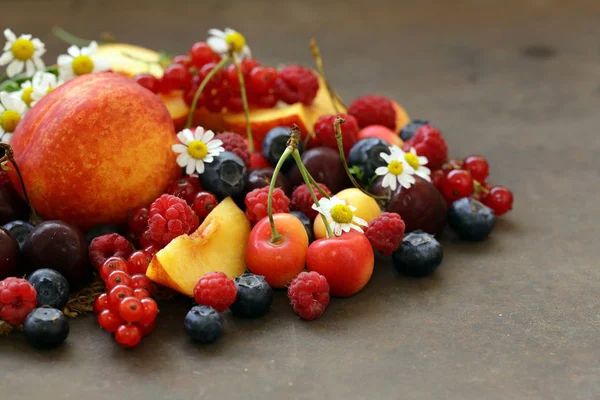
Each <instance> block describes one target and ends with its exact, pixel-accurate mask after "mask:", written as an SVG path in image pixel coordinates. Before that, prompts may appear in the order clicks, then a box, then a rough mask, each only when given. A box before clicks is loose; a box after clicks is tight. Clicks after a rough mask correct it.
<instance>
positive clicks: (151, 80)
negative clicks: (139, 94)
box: [133, 74, 160, 93]
mask: <svg viewBox="0 0 600 400" xmlns="http://www.w3.org/2000/svg"><path fill="white" fill-rule="evenodd" d="M133 80H134V81H136V82H137V83H138V84H139V85H141V86H143V87H145V88H146V89H148V90H149V91H151V92H152V93H158V92H159V90H160V80H159V79H158V78H157V77H155V76H154V75H152V74H137V75H136V76H134V77H133Z"/></svg>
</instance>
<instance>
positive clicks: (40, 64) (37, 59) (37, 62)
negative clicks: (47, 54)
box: [32, 57, 54, 76]
mask: <svg viewBox="0 0 600 400" xmlns="http://www.w3.org/2000/svg"><path fill="white" fill-rule="evenodd" d="M32 61H33V63H34V64H35V68H36V69H44V67H45V66H46V65H45V64H44V61H43V60H42V59H41V58H40V57H33V58H32ZM52 76H54V75H52Z"/></svg>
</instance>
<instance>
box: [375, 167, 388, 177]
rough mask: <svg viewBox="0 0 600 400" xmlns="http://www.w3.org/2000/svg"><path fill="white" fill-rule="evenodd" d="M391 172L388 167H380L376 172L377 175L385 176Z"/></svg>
mask: <svg viewBox="0 0 600 400" xmlns="http://www.w3.org/2000/svg"><path fill="white" fill-rule="evenodd" d="M389 172H390V170H389V169H388V167H378V168H377V169H376V170H375V175H385V174H387V173H389Z"/></svg>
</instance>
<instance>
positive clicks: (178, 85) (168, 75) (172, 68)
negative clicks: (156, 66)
mask: <svg viewBox="0 0 600 400" xmlns="http://www.w3.org/2000/svg"><path fill="white" fill-rule="evenodd" d="M191 85H192V74H190V71H189V70H188V69H187V68H186V67H184V66H183V65H181V64H171V65H169V66H168V67H167V68H166V69H165V72H164V74H163V77H162V79H161V81H160V91H161V92H162V93H169V92H171V91H173V90H179V89H183V90H186V89H188V88H189V87H190V86H191Z"/></svg>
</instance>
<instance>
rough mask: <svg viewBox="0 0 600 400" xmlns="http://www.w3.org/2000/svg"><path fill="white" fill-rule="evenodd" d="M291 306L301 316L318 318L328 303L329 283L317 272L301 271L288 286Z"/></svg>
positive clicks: (308, 318) (309, 318)
mask: <svg viewBox="0 0 600 400" xmlns="http://www.w3.org/2000/svg"><path fill="white" fill-rule="evenodd" d="M288 298H289V299H290V303H291V304H292V308H293V309H294V311H295V312H296V314H298V315H299V316H301V317H302V318H304V319H306V320H309V321H310V320H312V319H316V318H319V317H320V316H321V315H323V313H324V312H325V309H326V308H327V305H328V304H329V284H328V283H327V279H325V277H324V276H323V275H321V274H319V273H318V272H315V271H311V272H301V273H300V275H298V276H297V277H296V279H294V280H293V281H292V283H291V284H290V286H289V287H288Z"/></svg>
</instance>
